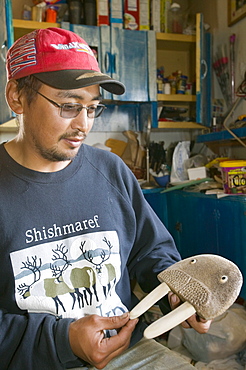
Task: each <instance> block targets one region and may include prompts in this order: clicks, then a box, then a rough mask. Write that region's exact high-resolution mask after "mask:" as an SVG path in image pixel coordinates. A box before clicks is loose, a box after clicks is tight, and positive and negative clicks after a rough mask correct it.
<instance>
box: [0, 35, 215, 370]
mask: <svg viewBox="0 0 246 370" xmlns="http://www.w3.org/2000/svg"><path fill="white" fill-rule="evenodd" d="M7 70H8V83H7V86H6V99H7V102H8V104H9V106H10V108H11V109H12V110H13V111H14V112H15V113H16V115H17V117H18V120H19V132H18V134H17V136H16V137H15V138H14V139H13V140H11V141H9V142H7V143H3V144H2V145H1V146H0V169H1V176H0V204H1V207H0V220H1V224H0V225H1V226H0V230H1V243H0V251H1V259H0V277H1V279H0V307H1V311H0V357H1V365H0V368H1V369H18V370H21V369H23V370H24V369H25V370H28V369H30V370H34V369H35V370H38V369H46V370H48V369H52V370H54V369H63V368H75V367H76V366H82V368H83V367H84V368H87V366H90V365H92V366H95V367H96V368H99V369H102V368H104V367H105V366H106V369H118V368H120V369H131V368H134V369H135V368H139V369H140V368H141V369H148V368H154V369H159V368H161V369H165V368H168V369H174V368H177V367H178V366H179V367H181V368H182V369H187V370H188V369H190V368H191V366H190V365H189V364H188V362H185V361H183V360H182V359H181V358H179V357H178V356H177V355H175V354H174V353H172V352H171V351H169V350H168V349H165V348H164V347H163V346H161V345H159V344H158V343H156V342H155V341H154V340H151V341H147V340H141V341H140V342H139V340H140V338H141V337H142V332H143V329H144V324H143V323H142V322H141V321H139V322H138V320H137V319H136V320H129V314H128V312H129V310H131V309H132V308H133V306H134V305H135V304H136V303H137V300H136V298H135V297H134V295H133V294H132V293H131V287H130V282H131V280H136V281H138V282H139V284H140V286H141V287H142V288H143V290H144V291H146V292H150V291H151V290H152V289H153V288H154V287H156V286H157V285H158V280H157V277H156V276H157V274H158V273H159V272H160V271H162V270H164V269H165V268H167V267H168V266H169V265H171V264H173V263H174V262H176V261H178V260H179V258H180V257H179V254H178V252H177V250H176V248H175V246H174V243H173V240H172V238H171V237H170V235H169V234H168V232H167V230H166V229H165V228H164V226H163V224H162V223H161V222H160V221H159V219H158V218H157V217H156V216H155V214H154V212H153V211H152V209H151V208H150V207H149V206H148V204H147V202H146V201H145V199H144V197H143V195H142V193H141V190H140V188H139V186H138V183H137V181H136V179H135V177H134V176H133V174H132V173H131V171H130V170H129V169H128V168H127V166H125V165H124V163H123V162H122V161H121V159H120V158H118V157H117V156H115V155H113V154H112V153H108V152H105V151H101V150H99V149H95V148H92V147H90V146H87V145H85V144H83V142H84V140H85V138H86V136H87V135H88V133H89V132H90V130H91V128H92V125H93V123H94V119H95V118H96V117H98V116H99V115H100V114H101V113H102V111H103V109H104V106H103V105H102V104H101V103H100V101H101V95H100V87H101V88H104V89H106V90H108V91H110V92H112V93H114V94H122V93H124V86H123V84H121V83H120V82H118V81H115V80H113V79H111V78H110V77H109V76H106V75H104V74H102V73H101V72H100V69H99V67H98V64H97V62H96V59H95V57H94V55H93V53H92V51H91V50H90V48H89V47H88V45H87V44H86V42H85V41H84V40H83V39H81V38H80V37H79V36H77V35H76V34H74V33H72V32H69V31H66V30H62V29H56V28H50V29H46V30H36V31H34V32H32V33H30V34H28V35H26V36H24V37H22V38H21V39H19V40H17V42H16V43H15V44H14V45H13V46H12V48H11V49H10V50H9V52H8V55H7ZM82 144H83V145H82ZM172 299H173V301H174V302H172ZM170 300H171V307H172V308H173V307H175V306H176V305H178V304H179V300H178V298H177V297H176V296H175V295H173V296H171V297H170ZM175 301H176V302H175ZM160 305H161V306H163V307H164V301H163V302H160ZM183 325H184V326H190V325H191V326H193V327H194V328H195V329H197V330H198V331H200V332H205V331H206V330H207V329H208V327H209V323H207V322H201V321H200V320H199V319H197V318H196V317H195V316H193V317H191V318H190V319H189V320H188V322H187V323H184V324H183ZM130 342H131V344H130ZM137 342H138V344H136V343H137ZM135 344H136V345H135ZM129 345H130V348H129V349H128V350H127V348H128V347H129ZM136 366H138V367H136Z"/></svg>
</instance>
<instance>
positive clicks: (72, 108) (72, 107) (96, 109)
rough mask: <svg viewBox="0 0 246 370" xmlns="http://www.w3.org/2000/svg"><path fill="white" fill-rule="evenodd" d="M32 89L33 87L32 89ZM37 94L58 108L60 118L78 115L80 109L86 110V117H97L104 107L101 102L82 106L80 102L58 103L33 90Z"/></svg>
mask: <svg viewBox="0 0 246 370" xmlns="http://www.w3.org/2000/svg"><path fill="white" fill-rule="evenodd" d="M33 90H34V89H33ZM34 91H35V92H36V93H37V94H39V95H40V96H42V97H43V98H45V99H46V100H48V102H50V103H51V104H53V105H54V106H55V107H57V108H59V109H60V116H61V117H62V118H75V117H77V116H78V115H79V113H80V112H81V111H82V109H86V110H87V117H88V118H97V117H99V116H100V115H101V114H102V112H103V111H104V109H106V107H105V105H103V104H97V105H91V106H89V107H84V106H83V105H82V104H79V103H64V104H58V103H56V102H55V101H53V100H51V99H49V98H47V96H45V95H43V94H41V93H40V92H39V91H37V90H34Z"/></svg>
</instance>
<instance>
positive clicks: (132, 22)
mask: <svg viewBox="0 0 246 370" xmlns="http://www.w3.org/2000/svg"><path fill="white" fill-rule="evenodd" d="M124 28H125V29H128V30H139V0H125V1H124Z"/></svg>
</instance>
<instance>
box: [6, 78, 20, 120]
mask: <svg viewBox="0 0 246 370" xmlns="http://www.w3.org/2000/svg"><path fill="white" fill-rule="evenodd" d="M5 96H6V100H7V103H8V105H9V107H10V109H11V110H12V111H13V112H15V113H16V114H22V113H23V108H22V99H21V98H20V93H19V92H18V89H17V82H16V80H10V81H8V83H7V85H6V89H5Z"/></svg>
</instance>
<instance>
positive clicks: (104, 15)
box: [97, 0, 109, 26]
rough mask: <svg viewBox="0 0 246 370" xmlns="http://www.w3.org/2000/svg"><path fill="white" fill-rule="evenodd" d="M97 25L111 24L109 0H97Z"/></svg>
mask: <svg viewBox="0 0 246 370" xmlns="http://www.w3.org/2000/svg"><path fill="white" fill-rule="evenodd" d="M97 25H98V26H109V4H108V0H97Z"/></svg>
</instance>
